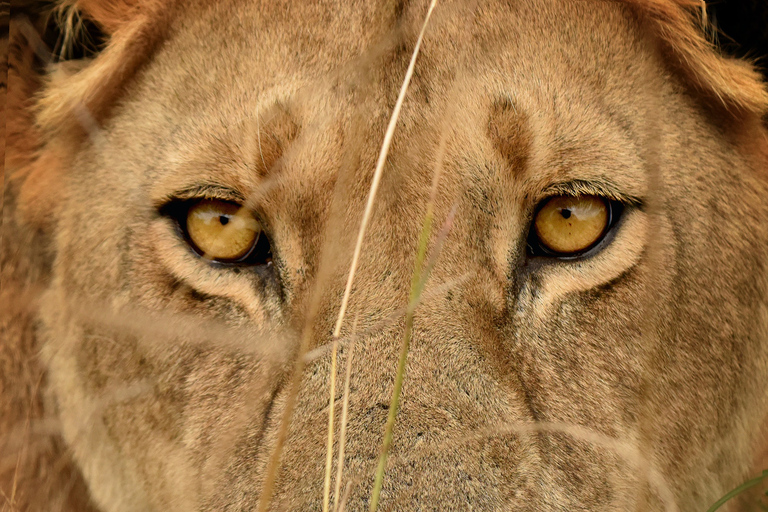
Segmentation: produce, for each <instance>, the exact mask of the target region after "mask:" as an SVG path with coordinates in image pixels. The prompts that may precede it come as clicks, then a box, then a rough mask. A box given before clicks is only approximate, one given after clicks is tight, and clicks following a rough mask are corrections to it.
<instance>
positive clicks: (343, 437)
mask: <svg viewBox="0 0 768 512" xmlns="http://www.w3.org/2000/svg"><path fill="white" fill-rule="evenodd" d="M356 329H357V318H355V322H354V324H353V326H352V333H353V335H354V333H355V331H356ZM355 342H356V340H355V339H354V338H353V339H352V343H350V345H349V353H348V354H347V369H346V372H345V374H344V398H343V399H342V405H341V432H340V433H339V455H338V458H337V460H338V462H337V464H336V484H335V486H334V489H333V512H339V505H340V500H339V493H340V492H341V478H342V476H343V473H344V448H345V444H346V441H347V414H348V412H349V382H350V380H351V378H352V358H353V357H354V355H355Z"/></svg>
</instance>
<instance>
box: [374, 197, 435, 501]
mask: <svg viewBox="0 0 768 512" xmlns="http://www.w3.org/2000/svg"><path fill="white" fill-rule="evenodd" d="M432 210H433V204H432V202H431V201H430V203H429V204H428V205H427V214H426V215H425V216H424V222H423V224H422V228H421V235H420V236H419V248H418V253H417V254H416V263H415V265H414V270H413V276H412V277H411V293H410V297H409V298H408V309H407V310H406V313H405V333H404V335H403V344H402V346H401V348H400V358H399V360H398V362H397V374H396V375H395V387H394V390H393V391H392V400H391V402H390V404H389V413H388V414H387V425H386V427H385V429H384V441H383V443H382V447H381V455H380V456H379V465H378V467H377V469H376V477H375V480H374V484H373V491H372V492H371V503H370V507H369V509H368V510H369V511H370V512H376V509H377V508H378V506H379V497H380V495H381V486H382V484H383V482H384V470H385V469H386V466H387V456H388V455H389V448H390V447H391V446H392V433H393V431H394V428H395V420H396V419H397V411H398V408H399V406H400V392H401V391H402V388H403V380H404V378H405V365H406V362H407V360H408V350H409V348H410V345H411V334H412V332H413V313H414V311H415V310H416V303H417V302H418V300H419V296H420V295H421V291H422V289H423V288H424V280H423V279H422V276H421V271H422V267H423V265H424V259H425V257H426V253H427V242H428V241H429V235H430V233H431V231H432V219H433V211H432Z"/></svg>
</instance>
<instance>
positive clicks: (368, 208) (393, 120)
mask: <svg viewBox="0 0 768 512" xmlns="http://www.w3.org/2000/svg"><path fill="white" fill-rule="evenodd" d="M436 4H437V0H432V2H431V4H430V5H429V10H428V11H427V15H426V17H425V19H424V24H423V25H422V27H421V32H420V33H419V37H418V39H417V41H416V46H415V47H414V49H413V53H412V55H411V61H410V63H409V64H408V69H407V70H406V72H405V78H404V79H403V84H402V86H401V87H400V92H399V94H398V96H397V101H396V102H395V108H394V109H393V110H392V116H391V117H390V119H389V124H388V125H387V131H386V132H385V134H384V141H383V142H382V144H381V151H380V152H379V158H378V160H377V161H376V169H375V170H374V173H373V180H372V181H371V188H370V191H369V192H368V199H367V201H366V204H365V211H364V212H363V219H362V221H361V222H360V229H359V231H358V233H357V241H356V242H355V250H354V253H353V254H352V263H351V264H350V267H349V275H348V276H347V283H346V286H345V287H344V296H343V297H342V299H341V307H340V308H339V315H338V317H337V319H336V325H335V326H334V329H333V339H334V341H333V343H334V345H333V356H332V359H333V362H332V373H331V379H330V387H331V398H330V406H329V410H328V414H329V418H328V429H329V431H328V447H327V448H328V450H327V458H326V468H325V489H326V491H325V492H324V496H323V512H327V511H328V502H329V499H328V498H329V489H330V478H331V466H332V464H331V463H332V457H333V401H334V393H335V384H336V374H335V369H336V365H335V362H336V351H337V349H338V347H337V340H338V337H339V335H340V334H341V326H342V325H343V323H344V316H345V314H346V311H347V306H348V305H349V297H350V294H351V293H352V283H353V282H354V280H355V273H356V271H357V266H358V263H359V261H360V253H361V251H362V247H363V239H364V238H365V232H366V230H367V228H368V222H369V221H370V218H371V213H372V212H373V205H374V203H375V201H376V194H377V192H378V190H379V184H380V183H381V176H382V174H383V173H384V164H385V163H386V161H387V155H388V154H389V148H390V147H391V146H392V138H393V136H394V134H395V127H396V126H397V120H398V119H399V118H400V110H401V109H402V108H403V102H404V101H405V94H406V92H407V91H408V86H409V85H410V83H411V78H412V77H413V71H414V69H415V67H416V58H417V57H418V55H419V48H420V47H421V42H422V40H423V39H424V33H425V31H426V29H427V24H428V23H429V18H430V17H431V16H432V11H433V10H434V8H435V5H436Z"/></svg>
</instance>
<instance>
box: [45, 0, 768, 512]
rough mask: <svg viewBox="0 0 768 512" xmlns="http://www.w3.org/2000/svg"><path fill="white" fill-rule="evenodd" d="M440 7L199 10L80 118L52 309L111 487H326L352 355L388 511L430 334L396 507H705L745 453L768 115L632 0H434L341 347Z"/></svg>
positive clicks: (75, 405) (59, 384)
mask: <svg viewBox="0 0 768 512" xmlns="http://www.w3.org/2000/svg"><path fill="white" fill-rule="evenodd" d="M426 8H427V5H426V4H425V3H424V2H413V3H408V4H405V5H401V4H398V3H395V2H393V3H390V2H373V1H371V2H355V3H354V5H353V4H352V3H349V4H347V3H344V2H342V3H340V4H337V3H332V2H311V3H301V4H299V3H298V2H284V3H281V2H265V3H264V4H263V5H260V4H259V2H251V1H239V0H227V1H217V2H192V3H189V4H185V5H184V6H183V8H180V9H176V10H175V11H173V15H172V16H169V17H168V18H167V20H166V21H164V23H167V25H166V27H165V31H166V35H165V37H164V39H163V42H162V43H161V44H159V45H158V47H157V48H156V49H155V50H154V51H153V53H152V55H151V56H149V57H148V58H147V60H146V62H145V63H143V64H142V66H141V68H140V69H139V70H138V71H137V73H136V75H135V76H133V77H132V78H131V79H130V80H127V81H126V83H125V84H123V90H122V91H121V92H120V94H119V95H117V93H115V94H116V95H117V97H116V98H115V100H114V102H113V104H112V105H111V107H110V111H109V114H108V115H106V116H104V117H102V118H100V119H99V120H98V122H97V121H94V120H93V119H91V120H90V121H89V118H88V114H89V113H88V111H87V109H82V112H80V114H82V116H81V120H82V122H83V123H84V125H85V126H86V127H88V126H90V127H91V128H88V129H87V131H88V136H87V137H85V138H84V139H83V140H82V142H81V144H80V145H79V146H77V149H76V150H75V151H74V154H73V155H72V156H71V158H69V159H68V160H67V161H66V171H65V172H64V174H63V178H62V181H61V186H60V189H58V190H57V191H56V194H57V195H58V196H60V207H59V208H57V210H56V211H55V218H56V233H57V234H56V237H55V243H54V246H55V251H56V262H55V265H54V278H53V283H52V285H51V287H50V289H49V290H48V291H47V293H46V295H45V300H44V303H43V307H42V308H41V322H42V323H41V336H43V338H44V340H45V346H44V357H45V360H46V361H47V365H48V369H49V373H50V384H49V389H50V395H51V398H52V399H53V402H54V403H55V404H56V407H57V410H58V413H59V416H60V418H61V422H62V426H63V431H64V436H65V438H66V440H67V442H68V443H69V445H70V446H71V448H72V449H73V452H74V454H75V458H76V460H77V462H78V464H79V465H80V467H81V468H82V470H83V473H84V475H85V477H86V480H87V481H88V483H89V486H90V489H91V492H92V494H93V497H94V499H95V501H96V503H97V504H98V505H99V506H100V507H102V508H103V510H104V511H133V510H136V511H147V510H168V511H170V510H180V511H181V510H184V511H188V510H210V511H214V510H217V511H218V510H228V511H229V510H232V511H234V510H256V509H257V507H258V506H259V504H260V503H261V506H266V505H267V504H268V505H269V507H270V510H320V509H321V507H322V497H323V492H324V478H325V467H326V446H327V439H328V413H329V385H330V375H331V373H332V364H333V365H334V366H333V368H334V371H335V372H336V375H337V377H336V384H335V390H336V391H335V395H336V397H335V398H336V399H335V405H334V427H333V428H334V432H335V437H334V448H333V461H334V462H333V465H332V474H333V475H335V474H336V470H337V466H338V459H337V455H336V453H337V449H338V445H339V443H340V441H339V439H340V437H339V436H340V424H341V423H342V421H341V416H342V411H343V408H344V407H343V404H342V402H343V400H342V389H343V380H344V369H345V367H346V364H347V361H348V360H349V358H350V357H352V360H351V380H350V383H349V390H350V391H349V399H348V405H347V414H346V418H347V419H346V431H345V432H346V433H345V436H346V441H345V448H344V450H345V451H344V454H345V455H344V461H343V462H344V468H343V476H342V480H341V482H342V484H341V487H340V489H341V494H342V495H341V496H340V495H336V498H335V499H336V500H337V501H338V502H339V503H341V502H343V503H344V506H345V507H346V509H347V510H365V509H367V508H368V503H369V500H370V496H371V487H372V485H373V479H374V473H375V469H376V464H377V461H378V459H379V455H380V453H381V446H382V439H383V436H384V431H385V423H386V422H387V416H388V413H389V408H390V404H391V396H392V392H393V383H394V381H395V375H396V371H397V364H398V357H399V354H400V352H401V347H402V344H403V340H404V337H405V336H406V335H405V334H404V332H406V331H408V332H409V333H410V335H409V336H410V338H409V340H410V350H409V352H408V356H407V365H406V369H405V377H404V384H403V389H402V395H401V399H400V408H399V413H398V415H397V419H396V423H395V427H394V438H393V444H392V446H391V449H390V450H389V457H388V462H387V466H386V472H385V474H384V481H383V490H382V494H381V507H382V508H383V509H387V510H466V509H472V510H482V511H495V510H531V511H539V510H590V511H596V510H691V511H693V510H703V509H704V508H706V507H707V506H708V505H709V504H711V503H712V502H713V501H715V500H716V499H717V498H718V497H720V496H722V495H723V494H724V493H725V492H726V491H728V490H729V489H730V488H732V487H733V486H735V485H737V484H738V483H739V482H740V481H742V480H743V479H744V478H746V477H747V476H748V475H749V474H750V471H752V470H754V469H755V468H754V467H753V464H754V463H755V456H756V453H757V450H758V448H759V446H758V433H759V432H760V428H761V425H762V423H763V422H764V419H765V416H766V413H767V412H768V393H767V392H766V389H765V376H766V374H768V337H767V336H768V330H767V325H768V309H767V303H766V298H767V297H768V292H767V290H766V285H767V284H768V280H767V279H766V265H765V263H766V261H768V260H766V257H767V256H768V254H767V253H768V227H766V226H768V225H767V224H766V223H765V221H764V219H766V218H768V201H766V198H768V174H767V173H766V168H767V166H766V162H768V150H767V149H766V141H768V138H766V137H765V135H766V133H765V130H764V128H762V127H761V126H760V122H759V120H758V117H757V116H756V115H747V114H744V115H741V117H738V116H736V115H731V114H727V113H726V112H725V109H724V107H722V105H720V104H718V100H717V99H710V97H709V96H708V95H706V94H704V93H702V92H700V90H699V89H697V88H696V84H693V85H691V83H690V81H689V80H688V79H687V78H685V77H684V76H683V75H684V73H682V72H679V70H678V68H677V67H676V65H675V64H674V63H672V62H671V60H673V59H672V58H671V57H670V52H671V51H672V50H670V49H668V48H666V47H665V46H663V45H662V44H661V43H660V42H659V40H658V38H657V37H656V36H655V35H654V33H653V32H652V31H651V30H650V29H649V28H648V24H647V20H645V19H644V18H643V17H642V16H640V15H639V14H638V11H637V10H636V9H634V8H632V7H631V6H628V5H627V4H625V3H620V2H596V1H581V0H579V1H577V0H567V1H566V0H519V1H515V2H510V3H502V2H498V3H497V2H477V3H466V2H455V3H451V2H448V1H446V2H441V3H440V4H438V6H437V8H436V9H435V11H434V14H433V17H432V19H431V21H430V24H429V26H428V27H427V30H426V35H425V38H424V41H423V44H422V46H421V50H420V54H419V56H418V58H417V61H416V67H415V74H414V76H413V79H412V82H411V84H410V87H409V89H408V91H407V93H406V96H405V102H404V104H403V107H402V111H401V114H400V117H399V120H398V122H397V125H396V131H395V135H394V139H393V143H392V147H391V149H390V152H389V156H388V158H387V163H386V166H385V168H384V171H383V177H382V182H381V186H380V189H379V191H378V195H377V196H376V198H375V201H374V203H373V204H374V206H373V210H372V214H371V217H370V224H369V225H368V228H367V232H366V233H365V236H364V239H363V244H362V251H361V253H360V256H359V260H358V261H357V267H356V268H357V272H356V275H355V277H354V282H353V284H352V288H351V290H352V292H351V295H350V298H349V302H348V304H349V306H348V310H347V312H346V315H345V318H344V320H343V323H342V329H341V336H340V337H339V338H338V340H339V343H338V359H337V360H336V361H335V362H334V361H333V360H334V355H333V354H334V353H333V349H332V344H331V342H332V340H333V335H332V333H333V330H334V327H335V324H336V320H337V315H338V313H339V308H340V305H341V302H342V297H343V295H344V290H345V286H346V283H347V278H348V274H349V269H350V265H351V263H352V255H353V252H354V247H355V241H356V238H357V235H358V230H359V228H360V225H361V219H362V216H363V211H364V209H365V205H366V201H367V198H368V193H369V187H370V183H371V178H372V176H373V171H374V168H375V167H376V161H377V158H378V157H379V152H380V149H381V145H382V139H383V136H384V133H385V130H386V127H387V123H388V122H389V119H390V115H391V113H392V109H393V107H394V105H395V101H396V98H397V95H398V92H399V89H400V86H401V84H402V81H403V77H404V76H405V73H406V68H407V66H408V63H409V60H410V58H411V55H412V51H413V48H414V44H415V41H416V37H417V35H418V33H419V30H420V27H421V24H422V22H423V20H424V17H425V14H426ZM68 73H70V74H71V73H75V72H74V71H67V70H66V69H62V70H61V71H60V73H59V75H55V76H54V78H53V82H52V84H51V85H50V87H51V88H54V89H55V88H56V87H65V86H66V84H67V83H68V82H67V80H70V79H71V78H72V76H75V75H71V76H69V75H68ZM57 80H58V81H59V82H60V83H59V82H57ZM89 122H90V123H91V124H89ZM99 124H100V126H95V125H99ZM66 136H67V135H66V134H59V135H57V137H59V138H61V139H62V140H64V138H65V137H66ZM436 175H437V178H435V176H436ZM433 182H434V183H436V186H435V188H434V193H432V192H430V191H431V190H432V183H433ZM553 201H554V202H553ZM574 201H575V202H574ZM428 204H431V206H430V207H429V208H432V211H433V218H434V222H433V228H432V229H431V231H430V232H429V238H428V242H427V248H428V250H427V254H426V260H425V262H424V263H423V264H422V265H421V268H422V269H426V270H424V271H423V272H421V275H422V276H423V275H426V272H427V270H428V271H429V274H428V279H427V280H426V284H425V285H424V287H423V291H422V292H421V295H420V297H419V301H418V303H417V304H415V310H414V311H415V313H414V317H413V325H412V329H410V326H409V327H408V328H407V327H406V322H405V317H406V311H407V310H408V307H409V297H412V296H413V295H412V281H413V276H414V272H416V271H417V270H418V268H419V264H418V263H417V249H418V242H419V237H420V233H421V232H422V228H423V225H424V219H425V215H426V214H427V210H428ZM595 212H597V213H595ZM547 215H549V217H547ZM585 219H587V220H585ZM585 223H586V224H585ZM590 223H591V224H590ZM228 225H229V227H227V226H228ZM227 229H229V231H226V230H227ZM225 231H226V234H222V233H224V232H225ZM217 237H224V239H223V240H224V241H223V242H217V241H216V240H218V238H217ZM211 240H213V241H211ZM417 281H418V280H417ZM417 288H418V287H417ZM413 305H414V304H412V306H413ZM297 361H299V363H298V364H297ZM297 368H298V369H299V370H300V372H301V379H300V380H299V379H294V372H295V371H296V369H297ZM296 385H297V386H298V387H295V386H296ZM295 390H298V392H297V393H294V391H295ZM289 414H290V415H289ZM282 425H286V426H287V430H285V431H283V427H282ZM283 437H284V439H283ZM275 457H279V459H275ZM275 460H279V464H278V465H277V466H275V465H274V461H275ZM272 467H276V468H277V472H276V473H275V476H276V480H275V483H274V485H273V486H272V487H271V488H270V489H269V490H268V491H264V489H265V487H264V482H265V481H267V480H268V479H269V476H268V475H269V473H270V471H272V470H271V468H272ZM333 487H334V486H332V488H333ZM265 493H266V494H268V496H265ZM331 494H332V496H331V499H332V500H333V499H334V498H333V494H334V493H333V492H332V493H331ZM260 500H261V502H260Z"/></svg>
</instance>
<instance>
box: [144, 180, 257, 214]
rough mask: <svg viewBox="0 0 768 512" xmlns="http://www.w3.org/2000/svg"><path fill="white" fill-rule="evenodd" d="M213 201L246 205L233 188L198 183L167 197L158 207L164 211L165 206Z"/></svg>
mask: <svg viewBox="0 0 768 512" xmlns="http://www.w3.org/2000/svg"><path fill="white" fill-rule="evenodd" d="M202 199H211V200H218V201H227V202H230V203H237V204H240V205H243V204H245V197H244V196H243V195H242V194H241V193H239V192H237V191H236V190H233V189H231V188H227V187H222V186H221V185H217V184H211V183H198V184H195V185H192V186H190V187H187V188H184V189H182V190H179V191H176V192H173V193H172V194H169V195H167V196H165V198H164V199H163V200H162V201H160V202H159V203H158V204H157V205H156V207H157V208H158V209H162V208H163V207H164V206H165V205H168V204H170V203H174V202H187V201H192V200H202Z"/></svg>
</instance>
